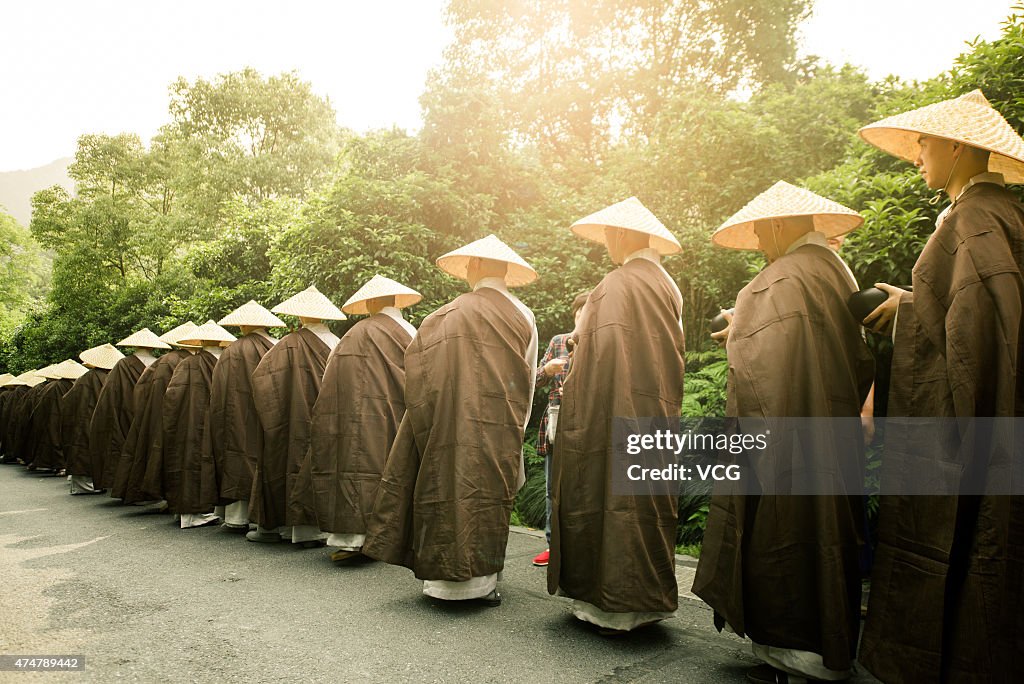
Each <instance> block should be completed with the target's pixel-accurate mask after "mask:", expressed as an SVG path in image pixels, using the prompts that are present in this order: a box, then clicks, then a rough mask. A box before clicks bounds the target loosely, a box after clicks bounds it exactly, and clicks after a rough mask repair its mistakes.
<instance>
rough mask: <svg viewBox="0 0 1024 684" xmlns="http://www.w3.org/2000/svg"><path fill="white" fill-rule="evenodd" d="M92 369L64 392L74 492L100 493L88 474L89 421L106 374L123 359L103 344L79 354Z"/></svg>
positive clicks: (67, 455)
mask: <svg viewBox="0 0 1024 684" xmlns="http://www.w3.org/2000/svg"><path fill="white" fill-rule="evenodd" d="M78 357H79V358H80V359H81V360H82V363H83V364H84V365H85V367H86V368H88V369H89V370H88V371H87V372H86V373H85V375H83V376H82V377H80V378H78V379H77V380H75V384H74V385H72V387H71V389H70V390H68V393H67V394H65V395H64V399H63V408H62V411H61V420H62V423H61V439H62V440H63V443H64V452H65V453H64V456H65V458H66V460H67V471H68V481H69V482H70V484H71V494H73V495H80V494H81V495H86V494H97V493H98V490H97V489H96V488H95V487H94V486H93V482H92V478H91V477H89V420H90V419H91V418H92V414H93V411H95V410H96V402H97V401H98V400H99V397H100V392H101V391H102V390H103V385H104V383H106V380H107V375H108V374H109V373H110V370H111V369H112V368H113V367H114V365H115V364H117V362H118V361H120V360H121V359H123V358H124V354H122V353H121V352H120V351H118V349H117V348H116V347H115V346H114V345H112V344H101V345H99V346H96V347H92V348H90V349H86V350H85V351H84V352H82V353H81V354H79V355H78Z"/></svg>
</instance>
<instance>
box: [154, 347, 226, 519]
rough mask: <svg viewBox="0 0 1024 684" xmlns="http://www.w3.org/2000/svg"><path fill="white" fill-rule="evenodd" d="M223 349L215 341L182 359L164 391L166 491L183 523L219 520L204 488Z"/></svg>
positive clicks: (169, 504) (168, 501)
mask: <svg viewBox="0 0 1024 684" xmlns="http://www.w3.org/2000/svg"><path fill="white" fill-rule="evenodd" d="M220 353H221V348H220V347H218V346H216V345H214V346H210V347H204V348H203V349H201V350H199V351H197V352H196V353H195V354H193V355H190V356H189V357H188V358H186V359H183V360H182V361H181V363H179V364H178V366H177V368H175V369H174V375H173V376H172V377H171V380H170V382H169V383H168V384H167V392H166V393H165V394H164V401H163V407H162V414H163V459H162V461H163V463H162V465H163V468H162V479H163V491H164V496H165V497H166V498H167V508H168V510H170V512H171V513H174V514H176V515H180V516H181V527H182V529H185V528H188V527H200V526H202V525H206V524H210V523H213V522H216V521H217V520H218V517H217V516H216V515H213V514H212V511H213V508H214V506H213V504H210V503H204V502H202V501H201V496H200V490H201V487H202V479H203V478H202V458H201V455H202V443H203V434H204V432H205V429H206V418H207V409H208V408H209V406H210V384H211V382H212V380H213V369H214V366H216V365H217V357H218V356H220ZM210 465H211V466H212V463H211V464H210ZM210 476H211V477H212V473H211V474H210Z"/></svg>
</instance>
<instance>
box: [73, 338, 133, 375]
mask: <svg viewBox="0 0 1024 684" xmlns="http://www.w3.org/2000/svg"><path fill="white" fill-rule="evenodd" d="M78 358H80V359H82V362H83V363H87V364H89V365H90V366H92V367H94V368H103V369H106V370H110V369H112V368H113V367H114V366H115V365H117V362H118V361H120V360H121V359H123V358H124V354H122V353H121V352H120V350H118V348H117V347H115V346H114V345H112V344H101V345H99V346H98V347H93V348H92V349H86V350H85V351H84V352H82V353H81V354H79V355H78Z"/></svg>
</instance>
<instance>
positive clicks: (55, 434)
mask: <svg viewBox="0 0 1024 684" xmlns="http://www.w3.org/2000/svg"><path fill="white" fill-rule="evenodd" d="M72 385H74V381H72V380H70V379H68V378H51V380H50V381H49V382H47V383H46V384H45V385H42V387H43V390H42V391H41V392H40V393H39V401H38V403H37V404H36V406H35V408H34V409H33V410H32V415H31V417H30V418H29V430H30V431H31V433H32V444H33V449H32V463H31V464H30V465H31V466H32V467H33V468H34V469H36V470H53V471H60V470H63V469H64V465H65V461H64V458H65V455H64V445H63V441H62V440H61V431H60V428H61V399H62V398H63V396H64V395H65V394H66V393H67V392H68V390H70V389H71V386H72Z"/></svg>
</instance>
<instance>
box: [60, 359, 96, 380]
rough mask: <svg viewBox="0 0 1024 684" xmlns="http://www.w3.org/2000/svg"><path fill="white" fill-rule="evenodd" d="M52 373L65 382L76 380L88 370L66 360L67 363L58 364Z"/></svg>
mask: <svg viewBox="0 0 1024 684" xmlns="http://www.w3.org/2000/svg"><path fill="white" fill-rule="evenodd" d="M54 372H55V373H57V377H58V378H63V379H65V380H77V379H78V378H80V377H82V376H83V375H85V374H86V373H88V372H89V369H88V368H86V367H85V366H83V365H82V364H80V363H78V362H77V361H75V360H73V359H68V360H67V361H61V362H60V363H58V364H57V367H56V368H55V369H54Z"/></svg>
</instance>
